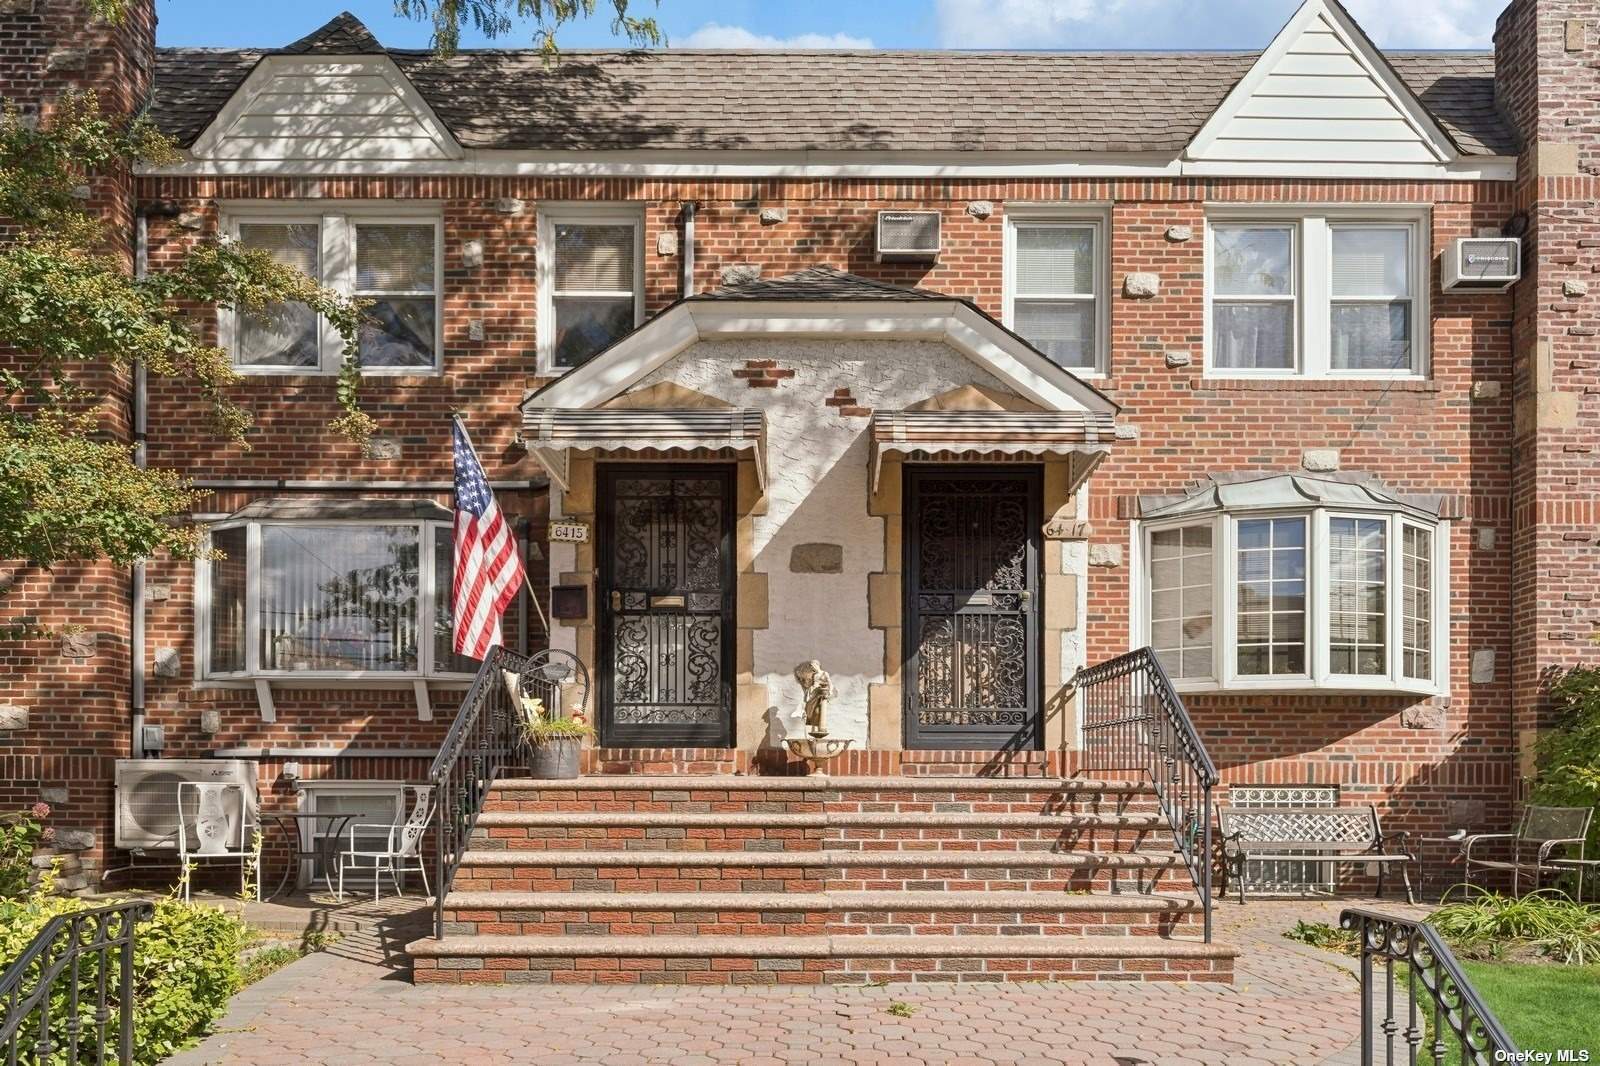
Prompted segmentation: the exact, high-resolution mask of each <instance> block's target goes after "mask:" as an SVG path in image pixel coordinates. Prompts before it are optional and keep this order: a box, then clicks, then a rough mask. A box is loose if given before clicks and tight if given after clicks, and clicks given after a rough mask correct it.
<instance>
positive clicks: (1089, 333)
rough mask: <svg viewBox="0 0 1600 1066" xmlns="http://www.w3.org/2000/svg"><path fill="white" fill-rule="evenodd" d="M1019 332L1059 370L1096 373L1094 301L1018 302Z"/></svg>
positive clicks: (1017, 322) (1017, 321)
mask: <svg viewBox="0 0 1600 1066" xmlns="http://www.w3.org/2000/svg"><path fill="white" fill-rule="evenodd" d="M1015 319H1016V328H1017V332H1018V333H1019V334H1021V335H1022V336H1023V337H1024V338H1026V339H1027V341H1028V343H1029V344H1032V345H1033V346H1034V347H1035V348H1037V349H1039V350H1040V351H1041V352H1043V353H1044V354H1045V355H1046V356H1048V357H1049V359H1050V361H1051V362H1052V363H1055V364H1056V365H1057V366H1064V367H1075V368H1079V369H1084V368H1089V369H1092V368H1093V367H1094V365H1095V358H1094V349H1095V343H1094V340H1095V338H1094V301H1093V300H1060V301H1047V300H1018V301H1017V303H1016V315H1015Z"/></svg>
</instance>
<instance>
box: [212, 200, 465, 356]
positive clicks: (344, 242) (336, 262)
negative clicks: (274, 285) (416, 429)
mask: <svg viewBox="0 0 1600 1066" xmlns="http://www.w3.org/2000/svg"><path fill="white" fill-rule="evenodd" d="M293 223H304V224H307V225H315V226H317V227H318V233H319V239H320V247H319V248H318V255H317V260H318V268H319V270H320V273H321V276H320V277H318V278H316V279H314V280H316V281H317V283H318V284H320V285H322V286H324V287H326V288H330V289H333V290H334V291H335V292H338V293H341V294H343V295H345V296H353V295H354V293H355V291H356V290H355V275H356V243H355V242H356V227H357V226H358V225H385V224H395V225H416V224H431V225H432V226H433V293H432V295H433V297H434V299H435V301H436V302H437V303H438V308H437V310H436V311H435V313H434V316H433V333H434V335H433V363H432V365H430V366H372V367H366V366H364V367H362V368H361V373H362V375H363V376H370V377H427V376H437V375H439V374H441V373H442V372H443V370H444V216H443V212H442V209H441V208H440V207H439V206H438V205H435V204H427V203H420V202H419V203H413V204H360V205H348V204H343V203H341V204H339V205H338V210H333V209H332V208H331V207H329V206H328V205H317V204H308V203H306V202H304V201H300V202H296V203H267V204H257V203H250V204H231V205H225V206H224V208H223V211H222V232H223V233H225V234H227V236H228V239H229V240H233V241H237V240H238V239H239V227H240V226H242V225H250V224H262V225H289V224H293ZM391 295H393V294H391ZM417 295H419V296H421V295H428V294H425V293H419V294H417ZM217 336H218V339H219V340H220V341H221V343H222V346H223V347H224V348H226V349H227V350H228V352H229V353H230V357H231V359H232V361H233V368H234V370H235V371H237V372H238V373H239V374H241V375H245V376H248V377H311V376H331V375H336V374H338V373H339V368H340V366H342V365H343V363H344V342H343V340H342V338H340V336H339V334H338V333H337V332H335V331H334V330H332V329H330V328H329V327H328V323H327V322H326V321H325V320H324V319H323V317H322V316H321V315H318V316H317V350H318V352H319V355H320V359H319V361H318V364H317V365H316V366H314V367H310V366H305V367H300V366H253V365H251V364H249V363H241V362H239V352H238V339H239V312H238V311H237V310H234V309H222V310H219V311H218V314H217Z"/></svg>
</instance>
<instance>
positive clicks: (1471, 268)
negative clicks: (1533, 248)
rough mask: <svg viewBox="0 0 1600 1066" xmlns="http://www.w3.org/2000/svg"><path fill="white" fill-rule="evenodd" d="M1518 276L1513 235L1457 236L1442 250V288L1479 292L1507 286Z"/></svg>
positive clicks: (1518, 246) (1518, 245)
mask: <svg viewBox="0 0 1600 1066" xmlns="http://www.w3.org/2000/svg"><path fill="white" fill-rule="evenodd" d="M1521 277H1522V242H1521V241H1520V240H1518V239H1517V238H1515V237H1457V238H1456V239H1455V240H1453V241H1451V242H1450V247H1448V248H1446V249H1445V250H1444V287H1445V288H1447V289H1468V290H1477V291H1480V292H1496V291H1499V290H1501V289H1509V288H1510V287H1511V286H1513V285H1515V284H1516V283H1517V281H1518V279H1520V278H1521Z"/></svg>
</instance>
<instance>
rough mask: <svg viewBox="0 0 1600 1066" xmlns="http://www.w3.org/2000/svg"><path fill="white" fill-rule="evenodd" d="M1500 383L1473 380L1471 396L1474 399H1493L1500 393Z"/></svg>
mask: <svg viewBox="0 0 1600 1066" xmlns="http://www.w3.org/2000/svg"><path fill="white" fill-rule="evenodd" d="M1500 389H1501V385H1500V382H1498V381H1474V382H1473V383H1472V398H1473V399H1474V400H1493V399H1495V398H1496V397H1497V396H1499V395H1500Z"/></svg>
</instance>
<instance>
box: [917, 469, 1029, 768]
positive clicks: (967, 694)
mask: <svg viewBox="0 0 1600 1066" xmlns="http://www.w3.org/2000/svg"><path fill="white" fill-rule="evenodd" d="M904 477H905V486H904V487H905V497H906V499H905V553H906V554H905V582H906V585H905V623H906V636H905V640H906V649H907V664H906V666H907V671H906V730H905V735H906V745H907V747H913V748H977V749H1000V748H1006V747H1017V748H1036V747H1038V746H1039V744H1040V742H1041V740H1042V731H1041V728H1040V721H1039V718H1040V716H1039V678H1038V661H1039V655H1038V648H1039V626H1038V606H1039V529H1040V522H1041V519H1040V477H1039V471H1038V470H1037V469H1036V468H1028V469H1020V470H1019V469H1017V468H1015V467H1012V468H1006V469H997V468H994V467H961V468H954V469H952V468H946V467H918V466H908V467H906V468H905V473H904Z"/></svg>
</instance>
